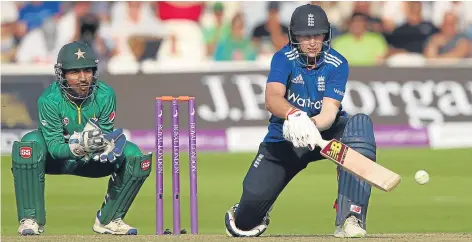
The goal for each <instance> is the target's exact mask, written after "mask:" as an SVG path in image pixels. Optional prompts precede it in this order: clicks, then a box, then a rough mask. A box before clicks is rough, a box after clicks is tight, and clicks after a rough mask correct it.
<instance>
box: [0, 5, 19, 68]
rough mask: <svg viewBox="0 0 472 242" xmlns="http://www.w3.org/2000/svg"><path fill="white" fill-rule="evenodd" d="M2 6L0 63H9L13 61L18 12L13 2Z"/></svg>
mask: <svg viewBox="0 0 472 242" xmlns="http://www.w3.org/2000/svg"><path fill="white" fill-rule="evenodd" d="M1 6H2V15H1V17H2V31H1V35H2V41H1V43H2V52H1V53H2V62H1V63H10V62H13V61H14V59H15V53H16V41H15V26H16V21H17V20H18V10H17V8H16V5H15V3H14V2H1Z"/></svg>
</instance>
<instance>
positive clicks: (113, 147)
mask: <svg viewBox="0 0 472 242" xmlns="http://www.w3.org/2000/svg"><path fill="white" fill-rule="evenodd" d="M103 137H104V140H105V144H106V146H105V149H104V150H103V151H102V152H100V153H97V154H95V155H94V156H93V159H94V160H95V161H100V162H102V163H105V162H112V163H113V162H115V160H116V158H117V157H120V156H121V155H122V154H123V150H124V148H125V145H126V136H125V135H124V134H123V129H116V130H115V131H113V132H111V133H109V134H106V135H104V136H103Z"/></svg>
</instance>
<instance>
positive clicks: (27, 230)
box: [18, 218, 44, 235]
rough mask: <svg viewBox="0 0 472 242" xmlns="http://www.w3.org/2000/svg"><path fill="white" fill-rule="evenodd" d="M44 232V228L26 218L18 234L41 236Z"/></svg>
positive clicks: (21, 223) (21, 222)
mask: <svg viewBox="0 0 472 242" xmlns="http://www.w3.org/2000/svg"><path fill="white" fill-rule="evenodd" d="M42 232H44V227H43V226H41V225H39V224H38V223H36V220H34V219H30V218H26V219H22V220H21V221H20V227H19V228H18V234H20V235H39V234H41V233H42Z"/></svg>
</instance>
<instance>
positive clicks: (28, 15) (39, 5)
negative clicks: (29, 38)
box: [19, 1, 61, 31]
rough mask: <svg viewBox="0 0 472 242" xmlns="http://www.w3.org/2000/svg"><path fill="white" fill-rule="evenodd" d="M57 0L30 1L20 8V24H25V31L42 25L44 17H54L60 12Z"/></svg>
mask: <svg viewBox="0 0 472 242" xmlns="http://www.w3.org/2000/svg"><path fill="white" fill-rule="evenodd" d="M60 4H61V2H59V1H46V2H43V1H31V2H27V3H26V4H25V5H24V6H23V7H22V8H21V9H20V13H19V14H20V19H19V22H20V23H21V24H25V29H26V31H31V30H33V29H35V28H39V27H41V26H42V25H43V22H44V21H45V20H46V19H49V18H51V17H56V16H58V15H59V14H60V10H61V9H60Z"/></svg>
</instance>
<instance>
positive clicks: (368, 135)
mask: <svg viewBox="0 0 472 242" xmlns="http://www.w3.org/2000/svg"><path fill="white" fill-rule="evenodd" d="M341 141H342V142H343V143H344V144H346V145H347V146H349V147H350V148H352V149H354V150H355V151H357V152H359V153H360V154H362V155H364V156H365V157H367V158H369V159H371V160H373V161H376V158H377V157H376V150H377V147H376V144H375V137H374V128H373V124H372V121H371V119H370V118H369V116H367V115H365V114H356V115H354V116H353V117H352V118H351V119H349V121H348V122H347V124H346V127H345V129H344V134H343V137H342V138H341ZM338 171H339V180H338V199H337V202H338V211H337V213H336V226H339V225H341V224H343V223H344V221H345V220H346V218H347V217H349V216H351V215H354V216H356V217H357V218H358V219H359V220H361V222H362V227H363V228H364V229H366V216H367V208H368V206H369V199H370V193H371V185H370V184H368V183H367V182H366V181H364V180H362V179H360V178H358V177H356V176H354V175H353V174H351V173H349V172H347V171H345V170H344V169H342V168H340V167H338Z"/></svg>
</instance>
